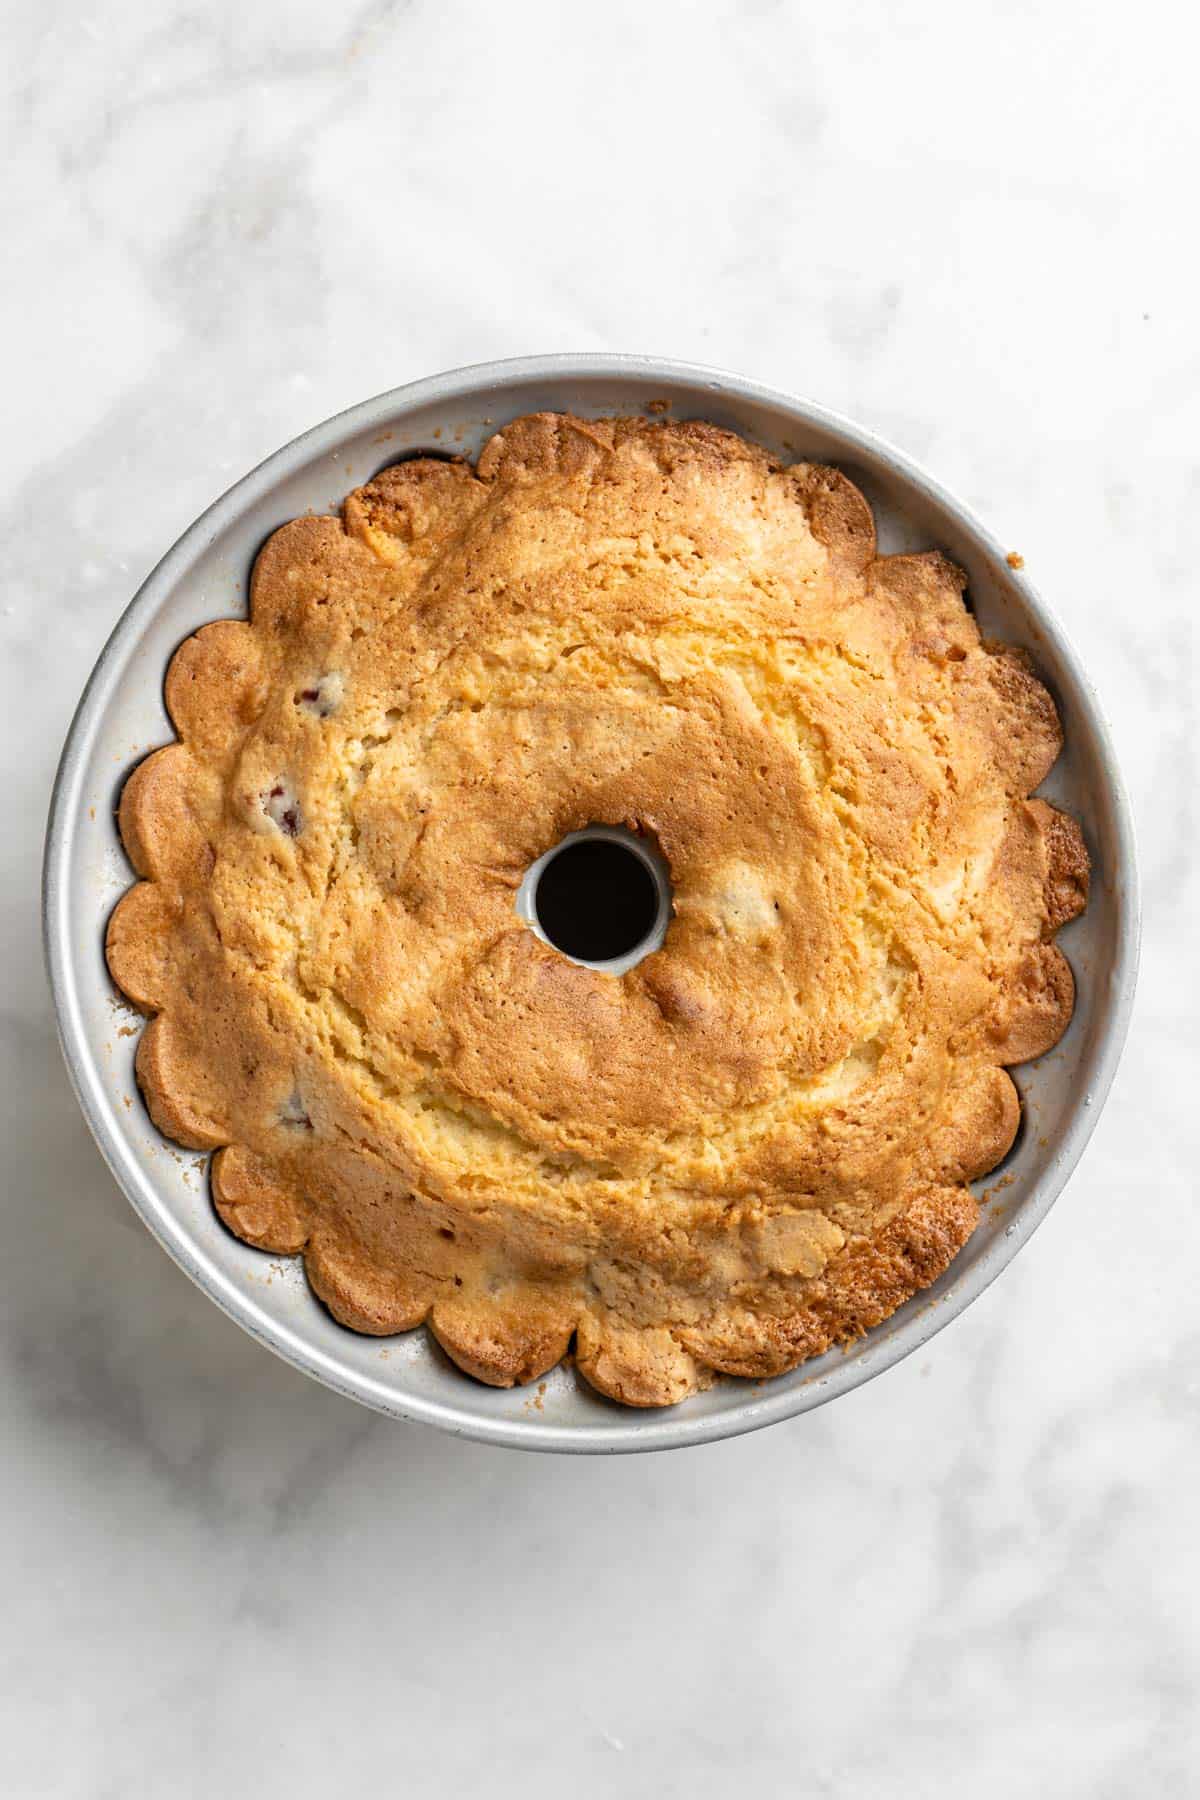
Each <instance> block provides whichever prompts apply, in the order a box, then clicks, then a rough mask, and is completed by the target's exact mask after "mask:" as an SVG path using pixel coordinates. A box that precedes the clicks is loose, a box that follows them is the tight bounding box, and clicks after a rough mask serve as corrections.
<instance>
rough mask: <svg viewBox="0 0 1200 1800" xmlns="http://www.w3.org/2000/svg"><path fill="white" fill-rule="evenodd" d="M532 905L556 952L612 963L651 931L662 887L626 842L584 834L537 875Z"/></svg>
mask: <svg viewBox="0 0 1200 1800" xmlns="http://www.w3.org/2000/svg"><path fill="white" fill-rule="evenodd" d="M533 907H534V912H535V913H536V914H537V922H538V924H539V925H540V926H541V928H542V931H543V933H544V934H545V937H546V939H547V941H548V942H549V943H551V944H553V945H554V948H555V949H556V950H561V951H562V952H563V954H564V955H566V956H573V957H574V958H575V960H576V961H577V962H587V963H597V962H612V961H613V960H614V958H616V957H619V956H627V955H628V954H629V952H630V951H631V950H636V949H637V947H638V945H639V944H640V943H642V942H643V940H644V939H645V938H647V937H648V936H649V935H650V930H651V927H652V926H653V924H654V920H655V915H656V914H657V912H658V890H657V888H656V886H655V882H654V877H653V876H652V875H651V873H650V870H649V868H648V867H647V865H646V864H645V863H644V862H643V860H642V858H641V857H640V856H639V855H638V854H637V852H636V851H635V850H632V849H631V848H630V847H629V845H628V844H624V843H621V842H619V841H615V840H613V839H612V838H601V837H595V838H592V837H584V838H578V839H576V841H575V842H574V843H573V844H564V845H563V846H562V847H561V849H559V850H557V851H555V852H554V854H553V855H552V856H551V857H550V860H549V861H548V862H547V863H546V865H545V867H544V868H543V870H542V872H541V874H540V875H539V877H538V881H537V886H536V888H535V889H534V895H533Z"/></svg>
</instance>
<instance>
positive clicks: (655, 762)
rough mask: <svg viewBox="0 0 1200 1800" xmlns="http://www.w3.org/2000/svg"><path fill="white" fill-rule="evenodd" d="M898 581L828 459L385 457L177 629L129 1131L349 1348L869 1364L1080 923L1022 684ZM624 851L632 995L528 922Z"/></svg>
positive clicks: (120, 963)
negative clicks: (547, 883) (626, 843)
mask: <svg viewBox="0 0 1200 1800" xmlns="http://www.w3.org/2000/svg"><path fill="white" fill-rule="evenodd" d="M962 590H963V577H962V575H961V573H960V572H959V571H958V570H957V569H955V568H954V567H952V566H951V565H950V564H949V563H948V562H946V561H945V560H944V559H943V558H942V557H941V556H939V555H937V554H933V553H931V554H926V555H917V556H893V557H882V558H879V557H876V555H875V544H874V530H873V524H872V519H871V514H870V510H869V508H868V507H867V505H866V502H865V501H864V500H863V498H862V496H861V494H860V493H859V492H858V490H857V489H856V488H854V487H853V486H852V485H851V483H850V482H849V481H847V480H846V479H845V477H844V476H842V475H840V474H838V473H837V472H836V471H835V470H832V469H828V468H821V467H817V466H814V465H812V464H798V465H796V466H793V467H790V468H784V467H781V466H780V465H779V464H778V463H777V462H776V461H775V460H773V459H772V458H771V457H769V456H768V455H766V454H765V453H764V452H763V451H761V450H759V449H757V448H755V447H754V446H752V445H750V444H748V443H746V442H744V441H742V440H741V439H740V438H738V437H736V436H734V435H732V434H731V433H728V432H724V431H719V430H717V429H716V428H714V427H712V426H709V425H705V424H669V423H668V424H660V423H647V422H645V421H642V420H636V419H603V420H594V421H584V420H580V419H575V418H571V417H569V416H560V415H536V416H532V417H527V418H521V419H517V420H515V421H514V422H513V423H512V424H511V425H508V426H506V427H505V428H504V430H503V431H501V432H500V433H498V434H497V435H496V436H495V437H494V438H493V439H492V440H491V442H490V443H489V444H488V445H487V446H486V447H485V449H484V451H483V453H482V454H481V456H480V458H479V461H478V464H477V466H476V467H474V468H472V467H471V466H470V465H469V464H468V463H466V462H443V461H432V460H427V459H422V460H419V461H412V462H407V463H402V464H400V465H398V466H397V467H394V468H390V469H386V470H384V472H383V473H382V474H381V475H379V476H377V477H376V479H375V480H374V481H372V482H370V483H369V484H368V485H367V486H366V487H364V488H361V489H359V490H358V491H357V492H356V493H354V494H352V495H351V496H350V497H349V499H348V500H347V501H346V503H345V506H344V508H343V514H342V517H341V518H340V519H338V518H304V519H298V520H296V521H295V522H294V523H292V524H290V525H286V526H284V527H283V529H282V530H280V531H278V532H276V533H275V535H274V536H273V537H272V538H271V539H270V541H269V542H268V544H267V545H266V547H265V549H264V550H263V551H262V554H261V555H260V557H259V559H258V563H257V566H256V568H255V571H254V577H253V583H252V592H251V616H250V620H249V622H248V623H246V622H242V621H232V620H231V621H227V622H222V623H219V624H215V625H209V626H206V627H204V629H203V630H201V631H199V632H197V633H196V635H195V636H194V637H192V638H190V639H189V640H188V641H187V642H186V643H185V644H184V645H183V646H182V648H181V649H180V650H179V652H178V654H177V655H176V657H175V659H174V661H173V662H172V664H171V668H170V672H169V674H168V678H167V702H168V705H169V708H170V711H171V716H172V718H173V720H174V722H175V725H176V728H177V730H178V732H179V736H180V740H181V741H180V742H179V743H177V744H172V745H170V746H169V747H168V748H166V749H165V750H160V751H157V752H156V753H155V754H154V755H153V756H151V757H150V758H149V759H148V760H147V761H146V762H144V763H142V764H141V766H140V767H139V768H138V769H137V770H135V772H134V774H133V775H132V776H131V777H130V779H129V781H128V783H127V785H126V788H125V792H124V795H123V798H122V803H121V830H122V834H123V836H124V840H125V844H126V847H127V849H128V851H129V854H130V857H131V858H132V860H133V863H134V865H135V867H136V869H137V871H138V873H139V875H141V876H143V877H144V878H145V879H144V880H143V881H142V883H141V884H140V885H138V886H137V887H135V888H134V889H132V890H131V892H130V893H129V894H128V895H127V896H126V897H125V899H124V900H123V901H122V902H121V905H120V906H119V907H118V909H117V911H116V913H115V914H114V917H113V920H112V922H111V926H110V930H109V940H108V954H109V962H110V966H111V968H112V972H113V974H114V976H115V978H116V980H117V981H118V982H119V984H120V985H121V987H122V988H123V989H124V990H125V991H126V993H128V994H129V995H130V996H131V997H132V998H133V999H134V1000H135V1001H136V1002H137V1003H138V1004H139V1005H141V1006H142V1007H144V1008H145V1009H146V1010H147V1011H148V1012H152V1013H153V1014H154V1015H155V1016H154V1019H153V1021H152V1023H151V1024H150V1025H149V1026H148V1027H147V1029H146V1031H145V1033H144V1035H143V1039H142V1043H141V1046H140V1050H139V1055H138V1073H139V1079H140V1081H141V1084H142V1087H143V1091H144V1093H145V1095H146V1100H147V1103H148V1105H149V1107H150V1111H151V1114H152V1115H153V1117H154V1120H155V1122H156V1123H157V1124H158V1125H159V1127H160V1128H161V1129H162V1130H163V1131H164V1132H165V1133H166V1134H167V1135H168V1136H170V1137H172V1138H175V1139H176V1140H177V1141H179V1142H181V1143H184V1144H189V1145H193V1146H196V1147H200V1148H206V1147H218V1146H219V1147H221V1151H220V1155H219V1156H218V1157H217V1158H216V1160H215V1164H214V1174H213V1185H214V1192H215V1197H216V1203H217V1206H218V1208H219V1210H220V1212H221V1216H222V1217H223V1218H224V1220H225V1221H226V1223H227V1224H228V1225H229V1226H230V1227H231V1229H232V1230H233V1231H235V1232H236V1233H237V1234H238V1235H239V1236H241V1237H243V1238H245V1239H246V1240H247V1241H249V1242H251V1243H254V1244H258V1245H261V1246H263V1247H265V1248H268V1249H271V1250H275V1251H303V1252H304V1255H305V1259H306V1264H307V1268H308V1273H309V1277H310V1280H311V1282H312V1285H313V1287H314V1288H315V1290H316V1292H317V1293H318V1294H319V1295H320V1297H321V1298H322V1299H323V1300H324V1301H325V1302H326V1304H327V1305H328V1306H329V1307H330V1309H331V1310H332V1312H333V1313H334V1314H335V1316H336V1317H337V1318H339V1319H340V1320H342V1321H343V1322H344V1323H346V1324H347V1325H350V1326H353V1327H354V1328H356V1329H358V1330H362V1331H371V1332H380V1333H384V1332H394V1331H401V1330H405V1329H408V1328H410V1327H412V1326H414V1325H416V1324H418V1323H420V1322H421V1321H422V1320H424V1319H426V1318H428V1319H429V1320H430V1322H431V1325H432V1328H433V1330H434V1332H435V1333H436V1335H437V1337H438V1338H439V1340H440V1342H441V1343H442V1344H443V1345H444V1346H445V1348H446V1349H447V1350H448V1352H449V1353H450V1355H451V1356H452V1357H454V1358H455V1360H456V1361H457V1362H459V1363H460V1364H461V1365H462V1366H463V1367H464V1368H465V1369H467V1370H469V1371H470V1372H472V1373H473V1374H476V1375H478V1376H481V1377H482V1378H483V1379H484V1380H488V1381H493V1382H501V1383H508V1382H511V1381H514V1380H526V1379H530V1378H532V1377H533V1376H535V1375H538V1374H540V1373H542V1372H544V1371H545V1370H546V1369H547V1368H548V1367H550V1366H551V1365H552V1364H553V1363H554V1362H555V1361H557V1360H558V1358H559V1357H560V1356H561V1355H562V1354H563V1353H564V1351H565V1350H566V1348H567V1346H568V1344H569V1342H570V1339H571V1336H572V1333H577V1360H578V1365H579V1367H580V1369H581V1370H582V1372H583V1373H584V1375H585V1376H586V1377H587V1378H588V1379H589V1380H590V1381H591V1382H593V1383H594V1384H595V1385H596V1386H598V1387H600V1388H602V1389H603V1390H604V1391H605V1392H607V1393H610V1394H612V1395H614V1396H616V1397H617V1398H619V1399H622V1400H626V1401H629V1402H631V1403H634V1404H644V1405H654V1404H660V1403H663V1402H668V1401H673V1400H677V1399H680V1398H681V1397H683V1396H684V1395H686V1394H688V1393H690V1392H693V1391H694V1390H696V1389H697V1388H698V1387H700V1386H703V1385H704V1384H705V1383H706V1382H707V1381H709V1380H710V1379H711V1374H712V1371H714V1370H717V1371H728V1372H731V1373H737V1374H749V1375H769V1374H774V1373H777V1372H779V1371H781V1370H783V1369H786V1368H789V1367H791V1366H793V1365H794V1364H796V1363H797V1362H799V1361H801V1360H802V1359H803V1358H805V1357H807V1356H810V1355H812V1354H814V1353H815V1352H817V1351H819V1350H822V1349H824V1348H825V1347H827V1346H828V1345H829V1344H830V1343H831V1342H834V1341H836V1340H838V1339H844V1338H847V1337H851V1336H854V1335H857V1334H859V1333H861V1332H862V1331H864V1330H865V1329H867V1328H868V1327H870V1326H871V1325H873V1324H875V1323H877V1322H878V1321H879V1320H881V1319H883V1318H884V1317H886V1316H887V1315H888V1314H889V1313H890V1312H892V1311H893V1310H894V1309H895V1308H896V1307H897V1306H898V1305H899V1304H900V1303H901V1302H902V1301H904V1300H905V1299H907V1298H908V1297H909V1296H910V1295H911V1294H912V1293H913V1292H914V1291H916V1290H917V1289H918V1288H920V1287H922V1286H925V1285H926V1284H927V1283H928V1282H930V1281H932V1280H933V1279H934V1278H935V1277H936V1276H937V1275H938V1274H940V1273H941V1271H942V1270H943V1269H944V1268H945V1267H946V1265H947V1263H948V1262H949V1261H950V1259H951V1258H952V1256H953V1255H954V1254H955V1252H956V1251H957V1250H958V1249H959V1247H960V1246H961V1245H962V1243H963V1242H964V1241H965V1239H966V1238H967V1236H968V1235H969V1234H970V1232H971V1230H972V1229H973V1227H974V1224H975V1222H976V1216H977V1214H976V1206H975V1202H974V1200H973V1198H972V1196H971V1193H970V1191H969V1189H968V1188H967V1187H966V1185H965V1183H966V1182H967V1181H968V1180H970V1179H971V1178H973V1177H975V1176H978V1175H980V1174H982V1173H984V1172H986V1171H987V1170H989V1169H991V1168H992V1167H994V1165H995V1164H996V1163H997V1162H998V1161H999V1159H1000V1158H1001V1157H1002V1156H1003V1155H1004V1153H1005V1151H1006V1150H1007V1149H1008V1147H1009V1144H1010V1143H1011V1141H1012V1138H1013V1135H1014V1133H1015V1131H1016V1127H1017V1122H1018V1101H1017V1096H1016V1092H1015V1089H1014V1088H1013V1084H1012V1082H1011V1080H1010V1079H1009V1077H1008V1075H1007V1074H1006V1073H1005V1071H1004V1065H1005V1064H1010V1063H1015V1062H1020V1061H1023V1060H1024V1059H1026V1058H1027V1057H1031V1056H1036V1055H1038V1054H1040V1052H1042V1051H1043V1050H1045V1049H1047V1048H1048V1047H1049V1046H1050V1045H1051V1044H1053V1043H1054V1042H1055V1041H1056V1040H1057V1038H1058V1037H1059V1035H1060V1034H1061V1032H1062V1031H1063V1029H1064V1028H1065V1026H1066V1024H1067V1021H1068V1020H1069V1018H1070V1014H1071V1008H1072V1003H1073V988H1072V981H1071V975H1070V971H1069V969H1068V967H1067V964H1066V963H1065V961H1064V959H1063V957H1062V955H1061V953H1060V952H1059V951H1058V950H1057V948H1056V947H1055V946H1054V944H1053V942H1052V938H1053V934H1054V932H1055V930H1056V929H1057V927H1058V926H1059V925H1060V924H1061V923H1062V922H1063V921H1064V920H1065V919H1067V918H1070V917H1071V916H1072V915H1073V914H1074V913H1076V912H1077V911H1078V910H1079V909H1080V907H1081V906H1082V905H1083V903H1084V900H1085V897H1086V886H1087V858H1086V854H1085V852H1084V849H1083V845H1082V841H1081V838H1080V835H1079V832H1078V829H1077V827H1076V826H1075V824H1074V823H1073V822H1072V821H1071V820H1070V819H1068V818H1066V817H1064V816H1063V815H1062V814H1060V813H1057V812H1055V811H1054V810H1053V809H1052V808H1051V807H1049V806H1047V805H1046V804H1045V803H1044V802H1042V801H1039V800H1030V799H1029V798H1027V796H1028V795H1029V794H1030V792H1031V790H1032V789H1033V788H1034V787H1035V786H1036V785H1037V783H1038V782H1039V781H1040V780H1041V779H1042V777H1043V776H1044V775H1045V774H1046V772H1047V770H1048V769H1049V767H1050V765H1051V764H1052V763H1053V761H1054V759H1055V757H1056V755H1057V754H1058V750H1059V746H1060V730H1059V723H1058V719H1057V717H1056V714H1055V710H1054V706H1053V704H1052V702H1051V700H1050V698H1049V696H1048V695H1047V693H1046V691H1045V689H1044V688H1043V687H1042V686H1041V685H1040V684H1039V683H1038V682H1037V680H1036V679H1035V678H1034V676H1033V675H1032V674H1031V672H1030V670H1029V668H1028V666H1027V663H1026V661H1025V659H1024V658H1023V656H1022V655H1021V654H1020V653H1018V652H1014V651H1011V650H1006V649H1003V648H997V647H996V646H995V645H985V644H984V643H982V642H981V640H980V636H979V632H978V630H977V628H976V625H975V622H974V619H973V618H972V616H971V615H970V613H969V612H968V611H967V610H966V608H965V607H964V605H963V599H962ZM597 823H599V824H620V825H625V826H629V827H632V828H633V829H635V830H637V831H639V832H641V833H644V834H646V835H647V836H648V837H650V838H652V839H653V840H654V841H655V842H656V843H657V845H658V846H659V847H660V848H661V850H662V852H663V854H664V855H665V857H666V859H667V861H668V863H669V866H670V872H671V881H672V886H673V891H674V916H673V917H672V920H671V923H670V926H669V929H668V932H667V937H666V941H665V943H664V945H663V947H662V949H661V950H659V951H658V952H656V953H655V954H653V955H651V956H649V957H648V958H646V959H645V960H644V961H642V962H641V963H639V964H638V965H637V967H635V968H633V969H631V970H629V971H628V972H627V973H626V974H624V975H621V976H615V975H612V974H608V973H603V972H600V971H597V970H594V969H589V968H586V967H582V966H580V965H578V964H576V963H574V962H572V961H570V960H568V959H567V958H566V957H564V956H562V955H561V954H560V953H559V952H558V951H556V950H555V949H553V948H551V947H550V946H548V945H547V944H544V943H543V942H541V941H540V940H539V938H538V937H537V936H536V935H535V934H534V933H533V932H532V931H531V930H530V929H529V928H528V927H527V926H526V925H525V924H524V923H523V922H522V921H521V919H520V918H519V917H518V916H517V914H516V911H515V908H514V895H515V892H516V888H517V886H518V884H519V882H520V880H521V877H522V875H523V873H524V871H525V870H526V868H527V867H528V866H529V864H530V863H531V862H532V861H533V860H534V859H535V858H536V857H538V856H539V855H541V854H542V853H543V852H544V851H546V850H547V849H549V848H550V847H551V846H552V845H553V844H555V843H556V842H557V841H558V840H559V839H560V838H561V837H562V836H563V835H564V834H565V833H567V832H569V831H572V830H576V829H578V828H581V827H583V826H585V825H589V824H597Z"/></svg>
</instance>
